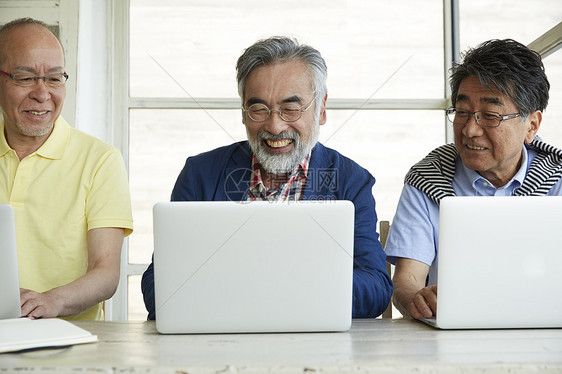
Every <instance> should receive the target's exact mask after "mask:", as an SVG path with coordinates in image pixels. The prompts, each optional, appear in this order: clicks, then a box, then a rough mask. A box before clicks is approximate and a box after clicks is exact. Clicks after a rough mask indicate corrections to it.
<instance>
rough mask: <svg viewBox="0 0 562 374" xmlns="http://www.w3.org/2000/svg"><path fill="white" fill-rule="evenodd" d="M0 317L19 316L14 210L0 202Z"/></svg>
mask: <svg viewBox="0 0 562 374" xmlns="http://www.w3.org/2000/svg"><path fill="white" fill-rule="evenodd" d="M0 300H2V302H0V319H7V318H17V317H20V316H21V309H20V288H19V278H18V252H17V247H16V226H15V218H14V210H13V208H12V206H11V205H9V204H0Z"/></svg>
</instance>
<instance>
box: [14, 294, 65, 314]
mask: <svg viewBox="0 0 562 374" xmlns="http://www.w3.org/2000/svg"><path fill="white" fill-rule="evenodd" d="M20 299H21V315H22V316H23V317H30V318H49V317H57V316H59V315H60V314H61V311H62V303H61V302H60V301H59V300H58V299H57V298H56V297H55V296H53V295H51V294H50V293H49V292H45V293H38V292H35V291H31V290H27V289H25V288H20Z"/></svg>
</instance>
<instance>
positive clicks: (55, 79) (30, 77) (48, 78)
mask: <svg viewBox="0 0 562 374" xmlns="http://www.w3.org/2000/svg"><path fill="white" fill-rule="evenodd" d="M0 74H4V75H5V76H7V77H10V78H11V79H12V82H14V84H15V85H16V86H20V87H32V86H35V84H36V83H37V81H38V80H39V79H43V82H45V86H47V87H51V88H57V87H61V86H64V85H65V84H66V81H67V80H68V74H66V73H53V74H47V75H43V76H38V75H35V74H32V73H13V74H10V73H7V72H5V71H2V70H0Z"/></svg>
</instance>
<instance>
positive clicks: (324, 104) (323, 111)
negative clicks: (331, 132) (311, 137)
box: [318, 94, 328, 125]
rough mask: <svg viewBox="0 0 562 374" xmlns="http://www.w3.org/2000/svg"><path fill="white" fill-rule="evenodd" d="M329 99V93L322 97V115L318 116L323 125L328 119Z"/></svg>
mask: <svg viewBox="0 0 562 374" xmlns="http://www.w3.org/2000/svg"><path fill="white" fill-rule="evenodd" d="M327 100H328V94H326V95H325V96H324V98H323V99H322V103H321V105H322V109H320V116H319V118H318V123H319V124H320V125H323V124H325V123H326V121H327V116H326V101H327Z"/></svg>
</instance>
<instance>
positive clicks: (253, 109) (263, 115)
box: [242, 96, 316, 122]
mask: <svg viewBox="0 0 562 374" xmlns="http://www.w3.org/2000/svg"><path fill="white" fill-rule="evenodd" d="M315 99H316V96H315V97H314V98H313V99H312V101H311V102H310V104H308V105H307V106H306V107H305V108H303V107H302V106H300V105H298V104H296V103H284V104H281V106H280V107H279V109H269V108H268V107H267V105H265V104H261V103H256V104H252V105H250V106H249V107H248V108H244V107H242V110H243V111H244V112H246V113H248V117H250V119H251V120H252V121H254V122H264V121H265V120H267V119H268V118H269V116H270V115H271V113H272V112H277V113H278V114H279V117H281V119H282V120H283V121H285V122H296V121H298V120H299V119H300V118H301V116H302V114H303V113H304V112H306V111H307V110H308V109H310V107H311V106H312V104H313V103H314V100H315Z"/></svg>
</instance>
